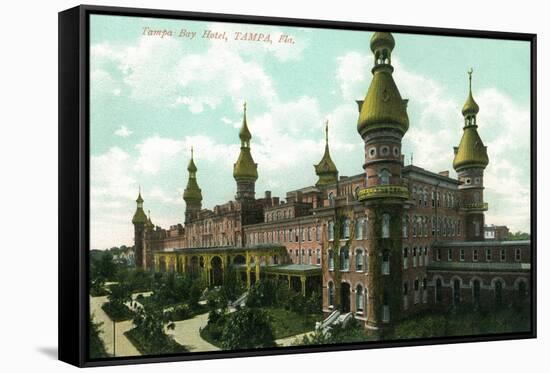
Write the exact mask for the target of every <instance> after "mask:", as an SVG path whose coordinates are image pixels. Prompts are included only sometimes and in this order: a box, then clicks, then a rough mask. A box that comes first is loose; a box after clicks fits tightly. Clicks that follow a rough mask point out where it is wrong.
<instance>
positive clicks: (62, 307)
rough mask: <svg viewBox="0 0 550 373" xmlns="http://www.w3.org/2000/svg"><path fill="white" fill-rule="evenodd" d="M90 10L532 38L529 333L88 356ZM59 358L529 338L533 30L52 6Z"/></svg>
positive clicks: (202, 355) (116, 361)
mask: <svg viewBox="0 0 550 373" xmlns="http://www.w3.org/2000/svg"><path fill="white" fill-rule="evenodd" d="M92 14H104V15H123V16H134V17H140V16H146V17H153V18H170V19H186V20H199V21H220V22H234V23H242V24H264V25H279V26H297V27H312V28H324V29H345V30H367V31H394V32H405V33H411V34H425V35H428V34H429V35H441V36H462V37H471V38H492V39H507V40H521V41H527V42H529V43H530V45H531V77H530V78H531V102H530V115H531V164H530V169H531V180H530V181H531V186H530V187H531V189H530V190H531V237H532V238H531V247H532V256H531V289H532V291H531V305H532V307H531V309H532V315H531V324H532V328H531V331H530V332H525V333H510V334H491V335H476V336H461V337H441V338H430V339H414V340H394V341H381V342H369V343H354V344H344V345H323V346H315V347H312V346H303V347H287V348H273V349H255V350H245V351H230V352H229V351H219V352H195V353H186V354H178V355H162V356H145V357H125V358H108V359H101V360H90V359H89V358H88V356H87V352H86V351H87V346H88V328H87V325H88V322H87V321H88V315H89V302H88V297H89V290H88V276H89V273H88V270H89V266H88V264H89V254H88V251H89V250H88V242H89V229H88V225H89V201H90V191H89V184H90V183H89V169H90V155H89V126H90V124H89V102H88V97H89V55H88V51H89V47H90V43H89V17H90V15H92ZM58 43H59V52H58V53H59V54H58V56H59V70H58V79H59V100H58V104H59V247H58V255H59V258H58V260H59V270H58V271H59V273H58V276H59V300H58V301H59V335H58V338H59V360H61V361H64V362H67V363H69V364H73V365H76V366H79V367H93V366H105V365H123V364H136V363H153V362H173V361H186V360H197V359H219V358H234V357H250V356H262V355H284V354H295V353H313V352H328V351H342V350H358V349H370V348H382V347H384V348H387V347H401V346H418V345H436V344H450V343H464V342H482V341H496V340H515V339H525V338H536V330H537V325H536V324H537V323H536V320H537V318H536V317H537V296H536V290H537V283H536V278H537V221H536V216H537V204H536V201H537V194H536V193H537V191H536V185H537V182H536V181H537V167H536V166H537V157H536V154H537V149H536V145H537V142H536V127H537V125H536V123H537V118H536V113H537V80H536V74H537V66H536V61H537V36H536V34H528V33H511V32H496V31H482V30H460V29H449V28H434V27H419V26H401V25H382V24H369V23H357V22H343V21H325V20H311V19H292V18H277V17H265V16H249V15H233V14H215V13H200V12H186V11H173V10H159V9H137V8H121V7H107V6H91V5H81V6H77V7H75V8H71V9H68V10H64V11H62V12H60V13H59V38H58Z"/></svg>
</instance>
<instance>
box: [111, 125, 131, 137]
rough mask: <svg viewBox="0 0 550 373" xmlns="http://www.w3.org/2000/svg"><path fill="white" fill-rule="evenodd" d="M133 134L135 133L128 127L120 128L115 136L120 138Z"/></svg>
mask: <svg viewBox="0 0 550 373" xmlns="http://www.w3.org/2000/svg"><path fill="white" fill-rule="evenodd" d="M132 133H134V132H133V131H131V130H130V129H129V128H128V127H126V126H120V127H119V128H118V129H117V130H116V131H115V135H116V136H120V137H128V136H130V135H131V134H132Z"/></svg>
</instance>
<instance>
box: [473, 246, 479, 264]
mask: <svg viewBox="0 0 550 373" xmlns="http://www.w3.org/2000/svg"><path fill="white" fill-rule="evenodd" d="M478 259H479V258H478V253H477V249H474V252H473V255H472V260H473V261H474V262H477V260H478Z"/></svg>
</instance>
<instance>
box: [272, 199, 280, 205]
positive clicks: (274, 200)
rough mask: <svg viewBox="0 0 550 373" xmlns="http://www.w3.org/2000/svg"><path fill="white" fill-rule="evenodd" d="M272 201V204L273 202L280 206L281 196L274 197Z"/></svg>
mask: <svg viewBox="0 0 550 373" xmlns="http://www.w3.org/2000/svg"><path fill="white" fill-rule="evenodd" d="M271 201H272V202H271V204H272V205H273V206H279V197H273V198H272V199H271Z"/></svg>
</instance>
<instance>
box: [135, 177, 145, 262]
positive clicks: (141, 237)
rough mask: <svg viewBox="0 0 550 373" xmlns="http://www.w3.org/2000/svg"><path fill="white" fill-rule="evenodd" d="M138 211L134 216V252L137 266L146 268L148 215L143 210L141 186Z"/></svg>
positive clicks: (137, 202)
mask: <svg viewBox="0 0 550 373" xmlns="http://www.w3.org/2000/svg"><path fill="white" fill-rule="evenodd" d="M136 204H137V207H136V212H135V213H134V217H133V218H132V224H134V253H135V261H136V267H138V268H145V263H144V257H145V255H144V250H145V228H146V225H147V215H145V211H143V198H141V187H140V188H139V194H138V198H137V199H136Z"/></svg>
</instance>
